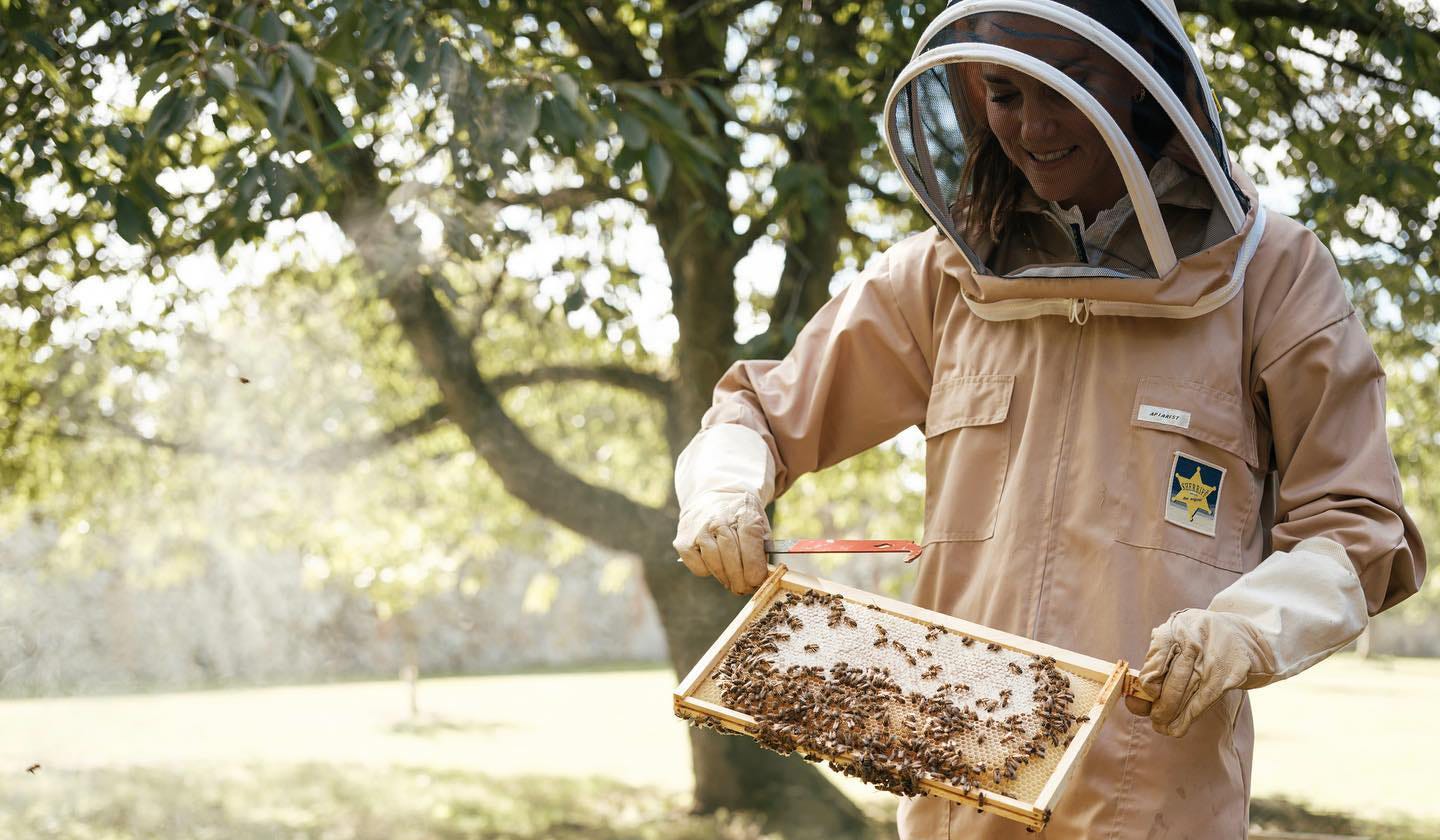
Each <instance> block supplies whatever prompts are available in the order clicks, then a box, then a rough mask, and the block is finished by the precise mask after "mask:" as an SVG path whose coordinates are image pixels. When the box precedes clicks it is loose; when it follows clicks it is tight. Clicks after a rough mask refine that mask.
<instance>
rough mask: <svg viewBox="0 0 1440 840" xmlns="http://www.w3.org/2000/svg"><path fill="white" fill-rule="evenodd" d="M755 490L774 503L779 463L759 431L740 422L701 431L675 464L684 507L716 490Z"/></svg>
mask: <svg viewBox="0 0 1440 840" xmlns="http://www.w3.org/2000/svg"><path fill="white" fill-rule="evenodd" d="M717 490H719V491H727V492H732V493H741V492H743V493H754V494H755V495H756V496H759V497H760V503H761V504H764V505H768V504H770V502H771V500H772V497H773V496H774V493H775V464H774V459H772V458H771V457H770V447H769V446H768V445H766V443H765V439H764V438H763V437H761V436H760V433H759V432H756V431H755V430H754V429H751V428H749V427H748V426H741V425H739V424H737V423H720V424H718V425H715V426H711V427H709V428H707V429H701V430H700V433H699V434H697V435H695V437H694V438H693V439H692V440H691V441H690V443H689V445H687V446H686V447H685V451H683V452H681V453H680V459H679V460H678V461H677V462H676V464H675V493H676V495H677V496H678V498H679V500H680V507H681V508H682V509H684V508H685V507H686V505H688V504H689V502H690V500H691V499H693V498H695V497H696V496H698V495H700V494H701V493H708V492H713V491H717Z"/></svg>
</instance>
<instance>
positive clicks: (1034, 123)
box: [884, 0, 1263, 319]
mask: <svg viewBox="0 0 1440 840" xmlns="http://www.w3.org/2000/svg"><path fill="white" fill-rule="evenodd" d="M884 135H885V140H886V143H887V145H888V146H889V148H890V152H891V155H892V156H893V157H894V159H895V163H896V166H897V167H898V169H899V171H900V173H901V175H902V176H903V178H904V179H905V181H906V183H907V184H908V185H909V187H910V189H911V190H912V191H913V192H914V193H915V195H916V196H917V197H918V198H919V199H920V201H921V203H922V205H923V206H924V208H925V211H926V213H927V214H928V215H929V216H930V217H931V219H932V220H933V221H934V222H935V224H936V226H937V227H938V228H939V229H940V230H942V231H943V232H944V233H945V234H946V235H947V236H948V237H949V238H950V239H951V240H953V242H954V243H955V244H956V245H957V246H958V247H959V252H960V256H961V257H962V258H963V260H964V262H965V263H966V265H965V266H964V267H965V268H967V269H968V272H962V273H963V274H966V275H968V276H967V277H965V278H964V279H963V280H962V283H963V285H964V287H965V292H966V298H967V302H969V303H970V304H971V305H972V308H975V309H976V311H977V312H979V313H980V314H981V315H982V316H984V317H987V318H996V319H1004V318H1015V317H1029V316H1032V315H1038V314H1048V313H1060V314H1063V313H1066V312H1068V313H1070V314H1071V316H1072V318H1075V316H1076V313H1077V312H1078V311H1080V310H1083V312H1084V317H1088V315H1089V313H1090V312H1091V311H1093V312H1095V313H1097V314H1129V315H1155V316H1162V317H1191V316H1193V315H1196V314H1200V313H1202V312H1206V311H1210V310H1211V309H1214V308H1216V307H1217V306H1219V305H1221V304H1223V303H1224V302H1225V301H1227V300H1229V299H1230V298H1231V297H1233V296H1234V294H1235V293H1236V292H1237V291H1238V290H1239V288H1240V284H1241V283H1242V282H1243V273H1244V263H1245V261H1247V260H1248V255H1249V253H1250V252H1253V248H1254V245H1255V244H1256V242H1258V238H1259V233H1260V230H1261V225H1262V224H1263V217H1261V215H1260V212H1259V208H1258V206H1256V205H1257V203H1256V202H1254V200H1253V198H1252V197H1251V196H1250V195H1248V194H1247V192H1246V191H1245V190H1242V189H1241V187H1240V186H1239V185H1238V184H1237V183H1236V180H1235V179H1233V178H1232V173H1231V171H1230V164H1229V156H1228V154H1227V152H1226V148H1225V142H1224V139H1223V136H1222V134H1221V131H1220V122H1219V116H1218V114H1217V111H1216V106H1215V98H1214V96H1213V94H1212V93H1211V92H1210V87H1209V84H1208V83H1207V81H1206V79H1205V77H1204V75H1203V73H1202V72H1201V70H1200V66H1199V60H1198V58H1197V56H1196V54H1195V51H1194V49H1193V48H1192V47H1191V45H1190V43H1189V41H1188V40H1187V39H1186V37H1185V34H1184V30H1183V28H1182V27H1181V23H1180V19H1179V16H1178V15H1177V14H1176V13H1175V10H1174V6H1173V4H1172V3H1171V2H1169V0H1062V2H1056V0H962V2H954V3H952V4H951V5H950V7H949V8H947V9H946V10H945V11H944V12H942V13H941V14H940V15H939V16H938V17H937V18H936V19H935V20H934V21H933V22H932V23H931V24H930V26H929V27H928V28H927V29H926V31H925V33H924V34H923V35H922V36H921V39H920V43H919V45H918V46H917V47H916V49H915V52H914V55H913V56H912V59H911V62H910V64H909V65H908V66H907V67H906V68H905V70H904V72H902V73H901V74H900V76H899V78H898V79H897V80H896V82H895V84H894V86H893V88H892V89H891V92H890V96H889V98H888V100H887V102H886V107H885V124H884ZM1244 183H1245V184H1246V185H1247V186H1248V184H1249V182H1248V180H1245V181H1244ZM1187 268H1193V269H1195V270H1196V271H1199V272H1202V273H1204V274H1205V278H1199V277H1196V276H1193V275H1194V272H1186V271H1185V269H1187ZM997 281H1003V282H997ZM1147 281H1149V282H1147Z"/></svg>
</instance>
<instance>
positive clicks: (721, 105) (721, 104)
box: [699, 85, 740, 122]
mask: <svg viewBox="0 0 1440 840" xmlns="http://www.w3.org/2000/svg"><path fill="white" fill-rule="evenodd" d="M699 87H700V92H701V93H703V94H705V96H706V98H708V99H709V100H710V101H711V102H712V103H714V105H715V110H717V111H719V112H720V115H721V116H722V117H724V118H725V119H726V120H729V121H730V122H740V115H739V114H737V113H735V108H734V107H733V106H732V105H731V104H730V100H728V99H726V98H725V91H724V90H722V89H720V88H718V87H715V86H714V85H700V86H699Z"/></svg>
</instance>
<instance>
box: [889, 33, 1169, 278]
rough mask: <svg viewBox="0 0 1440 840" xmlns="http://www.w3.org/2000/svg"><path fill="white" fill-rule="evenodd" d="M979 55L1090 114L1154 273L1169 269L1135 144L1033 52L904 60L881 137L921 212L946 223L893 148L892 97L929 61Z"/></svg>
mask: <svg viewBox="0 0 1440 840" xmlns="http://www.w3.org/2000/svg"><path fill="white" fill-rule="evenodd" d="M981 61H984V62H990V63H993V64H1000V65H1004V66H1006V67H1010V68H1013V69H1015V70H1019V71H1020V72H1022V73H1025V74H1026V75H1028V76H1031V77H1033V78H1036V79H1039V80H1040V81H1042V82H1045V83H1046V84H1047V85H1049V86H1050V87H1051V88H1052V89H1054V90H1056V91H1058V92H1059V93H1060V94H1061V95H1063V96H1064V97H1065V98H1066V99H1068V100H1070V102H1071V104H1073V105H1074V106H1075V107H1076V108H1077V109H1079V111H1080V113H1082V114H1084V115H1085V116H1086V118H1087V119H1089V120H1090V122H1091V124H1093V125H1094V126H1095V128H1096V130H1098V131H1099V132H1100V135H1101V136H1102V137H1103V138H1104V139H1105V144H1106V145H1107V146H1109V148H1110V153H1111V154H1112V155H1114V156H1115V162H1116V163H1117V164H1118V165H1119V167H1120V174H1121V176H1122V177H1123V178H1124V180H1125V188H1126V190H1127V191H1128V192H1129V193H1130V200H1131V202H1132V203H1133V204H1134V207H1135V216H1136V219H1137V220H1138V221H1139V223H1140V232H1141V234H1142V235H1143V236H1144V239H1145V245H1146V247H1147V248H1148V249H1149V251H1150V260H1151V262H1153V263H1154V265H1155V272H1156V274H1157V275H1159V276H1162V277H1163V276H1164V275H1165V274H1168V273H1169V272H1170V270H1171V269H1172V268H1174V267H1175V264H1176V262H1177V261H1176V259H1175V248H1174V246H1173V245H1172V243H1171V242H1170V234H1169V233H1168V232H1167V231H1166V229H1165V220H1164V217H1163V216H1161V215H1160V205H1159V203H1158V202H1157V201H1156V199H1155V191H1154V190H1153V189H1150V178H1149V175H1148V174H1147V173H1146V172H1145V167H1144V165H1143V164H1141V162H1140V158H1139V156H1138V155H1136V154H1135V149H1134V148H1133V147H1131V145H1130V141H1129V140H1128V139H1127V138H1126V137H1125V132H1123V131H1122V130H1121V129H1120V126H1119V125H1118V124H1116V122H1115V119H1114V118H1113V117H1111V116H1110V113H1109V112H1108V111H1106V110H1105V108H1104V107H1103V106H1102V105H1101V104H1100V103H1099V102H1098V101H1097V100H1096V99H1095V97H1094V96H1092V95H1091V94H1090V92H1089V91H1087V90H1085V88H1083V87H1081V86H1080V85H1079V84H1078V83H1076V82H1075V80H1074V79H1072V78H1070V77H1069V76H1066V75H1065V74H1064V73H1061V72H1060V71H1059V70H1056V69H1055V68H1054V67H1051V66H1050V65H1049V64H1047V63H1045V62H1044V61H1041V60H1040V59H1038V58H1036V57H1034V56H1032V55H1027V54H1025V53H1022V52H1020V51H1018V50H1012V49H1009V48H1008V47H1000V46H995V45H993V44H947V45H946V46H943V47H937V48H935V49H933V50H929V51H927V52H926V53H925V55H924V57H923V58H921V59H919V60H917V61H912V62H910V64H909V65H907V66H906V68H905V70H904V72H902V73H901V74H900V77H899V78H898V79H896V80H895V84H894V85H893V86H892V87H891V88H890V95H889V96H887V97H886V98H885V111H884V114H885V138H886V145H887V146H888V147H889V149H890V156H891V158H892V159H893V160H894V162H895V168H896V169H897V170H899V172H900V175H901V177H903V178H904V179H905V182H906V183H907V184H908V185H909V186H910V189H911V190H912V191H913V192H914V193H915V194H916V195H917V196H919V197H920V198H921V202H920V204H921V206H922V207H924V208H925V212H926V213H927V214H928V215H929V216H930V217H931V219H932V220H933V221H934V222H935V224H936V225H938V226H939V227H940V229H941V230H942V231H944V230H949V229H950V228H949V225H948V224H946V222H945V221H944V220H941V219H940V218H937V217H936V214H935V210H934V208H932V207H931V206H930V202H928V201H925V200H924V195H925V193H924V192H922V191H921V190H920V189H917V186H916V184H915V183H914V180H913V179H912V178H911V176H910V171H909V167H907V166H906V165H905V163H904V161H902V160H901V159H900V154H899V151H898V149H899V146H900V144H899V142H898V138H897V137H895V136H894V131H893V129H894V126H895V120H894V119H892V115H893V114H894V113H895V100H896V97H897V96H899V95H901V93H902V91H904V90H905V88H906V86H907V85H909V84H910V82H912V81H914V80H915V79H916V78H917V77H919V76H920V74H922V73H924V72H926V71H928V70H930V69H931V68H933V67H937V66H939V65H941V64H947V63H951V62H956V63H967V62H981ZM915 118H916V117H915V115H913V114H912V115H911V119H912V120H913V119H915ZM961 255H962V256H963V257H964V259H965V262H966V263H969V262H970V257H969V255H967V254H965V251H964V249H962V250H961ZM970 268H971V270H972V271H976V272H979V271H980V267H978V266H974V265H971V266H970Z"/></svg>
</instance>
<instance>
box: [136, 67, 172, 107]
mask: <svg viewBox="0 0 1440 840" xmlns="http://www.w3.org/2000/svg"><path fill="white" fill-rule="evenodd" d="M169 67H170V62H169V61H157V62H155V63H154V64H151V65H150V66H149V67H146V68H145V72H144V73H141V74H140V81H139V83H138V84H137V85H136V86H135V98H136V99H137V100H138V99H144V98H145V96H146V94H148V93H150V91H152V90H154V89H155V85H157V84H159V82H160V77H161V76H162V75H164V74H165V71H166V70H167V69H168V68H169Z"/></svg>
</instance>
